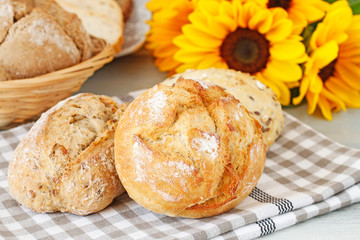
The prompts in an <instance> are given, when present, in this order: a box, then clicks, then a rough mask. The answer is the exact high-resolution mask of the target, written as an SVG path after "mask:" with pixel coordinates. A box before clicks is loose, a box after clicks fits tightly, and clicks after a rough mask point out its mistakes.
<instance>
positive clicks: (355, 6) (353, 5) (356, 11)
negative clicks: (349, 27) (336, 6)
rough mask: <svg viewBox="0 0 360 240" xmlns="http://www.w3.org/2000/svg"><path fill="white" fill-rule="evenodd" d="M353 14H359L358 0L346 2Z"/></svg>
mask: <svg viewBox="0 0 360 240" xmlns="http://www.w3.org/2000/svg"><path fill="white" fill-rule="evenodd" d="M348 2H349V5H350V7H351V9H352V11H353V13H354V14H360V0H348Z"/></svg>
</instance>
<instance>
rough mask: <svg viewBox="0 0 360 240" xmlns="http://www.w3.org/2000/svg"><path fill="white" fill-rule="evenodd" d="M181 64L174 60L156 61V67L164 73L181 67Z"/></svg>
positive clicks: (162, 59)
mask: <svg viewBox="0 0 360 240" xmlns="http://www.w3.org/2000/svg"><path fill="white" fill-rule="evenodd" d="M179 64H180V63H179V62H178V61H176V60H174V59H172V58H157V59H156V60H155V66H157V67H158V68H159V70H160V71H162V72H167V71H170V70H172V69H174V68H176V67H177V66H179Z"/></svg>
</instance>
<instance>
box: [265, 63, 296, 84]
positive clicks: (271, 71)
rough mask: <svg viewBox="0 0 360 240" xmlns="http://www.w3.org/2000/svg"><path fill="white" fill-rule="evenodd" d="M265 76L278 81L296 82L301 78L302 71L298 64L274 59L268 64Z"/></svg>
mask: <svg viewBox="0 0 360 240" xmlns="http://www.w3.org/2000/svg"><path fill="white" fill-rule="evenodd" d="M263 74H264V76H265V77H267V78H271V79H278V81H283V82H294V81H298V80H299V79H300V78H301V76H302V70H301V67H300V66H299V65H298V64H294V63H290V62H286V61H278V60H275V59H272V60H271V61H269V62H268V63H267V66H266V69H265V70H264V72H263Z"/></svg>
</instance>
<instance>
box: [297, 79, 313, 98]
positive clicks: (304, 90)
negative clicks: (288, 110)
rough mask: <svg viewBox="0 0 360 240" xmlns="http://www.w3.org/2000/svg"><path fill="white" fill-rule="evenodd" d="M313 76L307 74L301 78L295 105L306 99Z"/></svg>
mask: <svg viewBox="0 0 360 240" xmlns="http://www.w3.org/2000/svg"><path fill="white" fill-rule="evenodd" d="M312 77H313V76H311V75H310V76H309V75H306V76H304V77H303V79H302V80H301V82H300V89H299V92H300V93H299V96H297V97H294V98H293V104H294V105H298V104H300V103H301V102H302V100H303V99H304V97H305V95H306V93H307V91H308V89H309V86H310V82H311V80H312Z"/></svg>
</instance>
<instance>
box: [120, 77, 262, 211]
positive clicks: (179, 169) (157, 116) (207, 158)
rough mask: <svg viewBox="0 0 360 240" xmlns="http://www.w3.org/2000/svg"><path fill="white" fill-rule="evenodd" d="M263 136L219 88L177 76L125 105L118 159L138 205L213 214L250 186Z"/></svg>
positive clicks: (259, 170) (256, 171)
mask: <svg viewBox="0 0 360 240" xmlns="http://www.w3.org/2000/svg"><path fill="white" fill-rule="evenodd" d="M262 136H263V134H262V131H261V126H260V124H259V122H258V121H257V120H256V119H254V118H253V117H252V116H251V114H250V113H249V112H248V110H247V109H246V108H244V107H243V106H242V104H240V102H239V101H238V100H237V99H235V98H234V97H233V96H231V95H230V94H228V93H226V92H225V91H223V90H222V89H221V88H220V87H218V86H216V85H208V86H204V85H201V84H200V83H198V82H196V81H192V80H185V79H179V80H177V82H176V84H175V85H174V86H165V85H161V84H159V85H157V86H155V87H153V88H151V89H149V90H147V91H146V92H145V93H144V94H142V95H141V96H140V97H138V98H137V99H136V100H134V101H133V102H132V103H131V104H130V105H129V107H128V108H127V110H126V111H125V113H124V116H123V118H122V119H121V121H120V122H119V125H118V127H117V129H116V133H115V166H116V170H117V172H118V174H119V177H120V179H121V181H122V184H123V186H124V187H125V189H126V191H127V192H128V194H129V196H130V197H131V198H132V199H134V200H135V201H136V202H137V203H139V204H140V205H142V206H143V207H145V208H147V209H149V210H151V211H154V212H157V213H162V214H166V215H169V216H181V217H189V218H201V217H208V216H213V215H216V214H220V213H223V212H225V211H227V210H229V209H231V208H233V207H234V206H236V205H237V204H238V203H239V202H240V201H242V200H243V199H244V198H245V197H246V196H248V194H249V193H250V192H251V190H252V189H253V188H254V187H255V185H256V183H257V182H258V180H259V178H260V175H261V173H262V170H263V168H264V163H265V158H266V156H265V153H266V146H265V144H264V143H263V140H262Z"/></svg>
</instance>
